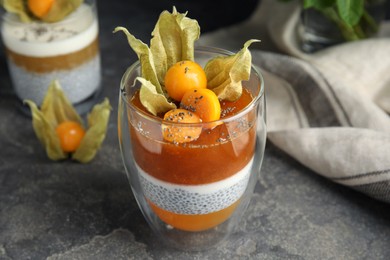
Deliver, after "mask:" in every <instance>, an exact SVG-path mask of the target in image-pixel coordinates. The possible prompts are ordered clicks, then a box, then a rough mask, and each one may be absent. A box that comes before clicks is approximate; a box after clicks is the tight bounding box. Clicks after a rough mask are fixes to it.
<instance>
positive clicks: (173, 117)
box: [162, 108, 202, 143]
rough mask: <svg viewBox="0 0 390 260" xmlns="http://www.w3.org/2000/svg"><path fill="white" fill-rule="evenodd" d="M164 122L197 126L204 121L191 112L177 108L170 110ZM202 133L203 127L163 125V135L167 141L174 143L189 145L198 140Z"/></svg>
mask: <svg viewBox="0 0 390 260" xmlns="http://www.w3.org/2000/svg"><path fill="white" fill-rule="evenodd" d="M164 120H165V121H168V122H175V123H183V124H196V123H200V122H202V120H201V119H200V118H199V116H197V115H196V114H194V113H192V112H191V111H188V110H185V109H181V108H177V109H172V110H169V111H168V112H167V113H165V115H164ZM201 132H202V127H201V126H185V125H170V124H164V123H163V124H162V134H163V137H164V139H165V140H167V141H169V142H173V143H187V142H191V141H194V140H196V139H198V137H199V135H200V134H201Z"/></svg>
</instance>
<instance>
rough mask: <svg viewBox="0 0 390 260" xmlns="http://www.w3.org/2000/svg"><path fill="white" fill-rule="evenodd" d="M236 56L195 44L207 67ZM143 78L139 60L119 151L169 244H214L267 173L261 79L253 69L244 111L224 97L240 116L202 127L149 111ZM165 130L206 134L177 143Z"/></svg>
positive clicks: (127, 87) (125, 99) (132, 70)
mask: <svg viewBox="0 0 390 260" xmlns="http://www.w3.org/2000/svg"><path fill="white" fill-rule="evenodd" d="M231 54H232V53H230V52H227V51H224V50H221V49H214V48H205V47H203V48H196V49H195V61H196V62H197V63H199V64H200V65H201V66H203V67H204V65H205V64H206V62H207V61H208V60H210V59H211V58H213V57H215V56H216V55H219V56H221V55H231ZM137 76H140V63H139V62H136V63H135V64H133V65H132V66H131V67H129V69H128V70H127V71H126V72H125V74H124V75H123V78H122V81H121V89H120V94H119V107H118V135H119V142H120V148H121V153H122V158H123V163H124V166H125V169H126V173H127V177H128V180H129V182H130V186H131V189H132V191H133V194H134V196H135V198H136V200H137V202H138V205H139V207H140V209H141V211H142V213H143V215H144V217H145V218H146V220H147V221H148V223H149V225H150V226H151V228H152V230H153V231H154V232H155V234H156V235H157V237H159V238H160V239H161V240H162V241H163V242H165V243H166V244H167V245H169V246H172V247H175V248H179V249H182V250H202V249H206V248H210V247H213V246H215V245H216V244H218V243H220V242H222V241H224V240H225V239H226V238H227V237H228V236H229V235H230V234H231V233H232V232H233V231H234V230H235V228H237V226H239V225H240V219H241V217H242V216H243V214H245V209H246V207H247V206H248V203H249V200H250V198H251V195H252V194H253V190H254V187H255V184H256V182H257V179H258V175H259V173H260V167H261V163H262V159H263V155H264V147H265V141H266V126H265V97H264V83H263V79H262V76H261V74H260V73H259V72H258V71H257V69H256V68H255V67H253V66H252V69H251V76H250V80H249V81H245V82H243V86H244V89H245V91H243V95H242V98H241V99H240V100H241V101H242V102H243V104H244V105H243V106H244V108H243V109H242V110H240V111H239V112H238V110H239V109H238V106H239V105H237V110H235V108H234V107H233V106H225V107H224V105H223V104H222V103H223V102H222V103H221V104H222V113H232V114H234V115H231V116H227V117H224V118H223V119H220V120H218V121H214V122H208V123H198V124H180V123H172V122H167V121H163V120H162V119H161V118H159V117H156V116H153V115H151V114H150V113H147V112H146V111H145V110H143V109H142V105H141V104H140V103H139V100H137V91H138V90H139V88H140V83H139V82H138V81H137V82H135V78H136V77H137ZM252 97H253V99H252ZM237 102H238V101H237ZM246 102H247V103H249V104H248V105H245V104H246ZM163 127H177V128H181V127H182V128H187V129H188V128H193V129H202V133H201V135H200V136H199V138H198V139H197V140H195V141H191V142H187V143H176V144H175V143H172V142H168V141H166V140H164V138H163V135H162V128H163ZM195 131H196V130H195Z"/></svg>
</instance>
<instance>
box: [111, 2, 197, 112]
mask: <svg viewBox="0 0 390 260" xmlns="http://www.w3.org/2000/svg"><path fill="white" fill-rule="evenodd" d="M118 31H122V32H124V33H125V34H126V36H127V40H128V42H129V45H130V47H131V48H132V49H133V50H134V52H135V53H136V54H137V56H138V58H139V60H140V63H141V77H142V78H144V79H145V80H140V79H139V81H140V82H141V83H142V86H141V90H140V93H141V95H140V100H141V103H142V105H143V106H144V107H145V108H146V109H147V110H148V111H149V112H150V113H152V114H153V115H156V113H157V112H166V111H168V110H170V109H172V108H176V105H175V104H174V103H172V102H170V101H169V100H168V95H167V94H166V90H165V88H164V77H165V74H166V72H167V70H168V69H169V68H170V67H171V66H172V65H173V64H175V63H176V62H178V61H181V60H194V42H195V40H197V39H198V38H199V35H200V28H199V25H198V22H197V21H196V20H193V19H190V18H187V17H186V14H181V13H178V12H177V11H176V9H175V8H173V11H172V13H169V12H168V11H164V12H162V13H161V15H160V17H159V19H158V21H157V23H156V25H155V28H154V30H153V32H152V36H153V37H152V40H151V42H150V48H149V47H148V45H146V44H145V43H143V42H142V41H141V40H139V39H137V38H135V37H134V36H133V35H132V34H131V33H129V31H128V30H127V29H126V28H124V27H117V28H115V30H114V32H118ZM146 81H147V82H149V83H147V84H144V82H146ZM155 99H156V100H158V101H155Z"/></svg>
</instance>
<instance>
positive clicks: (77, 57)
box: [1, 0, 101, 113]
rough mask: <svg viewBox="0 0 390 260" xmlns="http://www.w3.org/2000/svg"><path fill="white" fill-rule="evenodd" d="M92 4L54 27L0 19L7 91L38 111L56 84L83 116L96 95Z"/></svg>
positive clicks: (5, 16)
mask: <svg viewBox="0 0 390 260" xmlns="http://www.w3.org/2000/svg"><path fill="white" fill-rule="evenodd" d="M96 9H97V7H96V2H95V0H85V1H84V2H83V4H81V6H80V7H79V8H78V9H76V10H75V11H74V12H72V13H71V14H70V15H68V16H67V17H65V18H64V19H63V20H61V21H59V22H54V23H47V22H40V21H33V22H30V23H24V22H21V21H20V19H19V17H18V16H17V15H15V14H12V13H4V14H3V16H2V21H1V36H2V40H3V44H4V48H5V53H6V56H7V61H8V68H9V72H10V76H11V81H12V85H13V89H14V90H15V93H16V95H17V96H18V97H19V99H21V100H24V99H29V100H32V101H34V102H35V103H36V104H38V105H40V104H41V103H42V101H43V98H44V96H45V94H46V91H47V89H48V87H49V85H50V83H51V82H52V81H53V80H58V81H59V82H60V84H61V86H62V88H63V90H64V92H65V94H66V95H67V97H68V98H69V100H70V101H71V102H72V103H73V104H74V105H76V108H77V109H78V110H79V112H81V113H83V112H86V111H88V109H89V107H90V106H91V105H92V104H89V103H93V101H94V97H96V96H97V94H98V93H99V91H100V85H101V65H100V52H99V45H98V31H99V26H98V18H97V11H96Z"/></svg>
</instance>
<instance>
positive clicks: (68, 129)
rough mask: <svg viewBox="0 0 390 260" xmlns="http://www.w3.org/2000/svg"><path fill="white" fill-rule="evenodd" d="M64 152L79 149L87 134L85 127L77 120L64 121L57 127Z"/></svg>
mask: <svg viewBox="0 0 390 260" xmlns="http://www.w3.org/2000/svg"><path fill="white" fill-rule="evenodd" d="M56 133H57V135H58V138H59V139H60V144H61V148H62V150H63V151H64V152H67V153H72V152H74V151H76V150H77V148H78V147H79V145H80V143H81V140H82V139H83V137H84V135H85V130H84V128H83V127H82V126H81V125H80V124H79V123H77V122H74V121H64V122H62V123H60V124H59V125H58V126H57V128H56Z"/></svg>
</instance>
